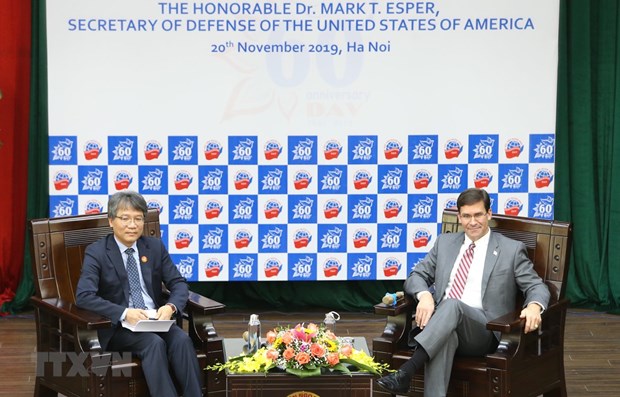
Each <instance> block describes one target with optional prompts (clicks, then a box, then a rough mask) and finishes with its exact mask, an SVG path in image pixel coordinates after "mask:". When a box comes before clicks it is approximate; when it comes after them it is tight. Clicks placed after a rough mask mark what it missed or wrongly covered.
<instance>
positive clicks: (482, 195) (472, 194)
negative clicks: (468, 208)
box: [456, 187, 491, 212]
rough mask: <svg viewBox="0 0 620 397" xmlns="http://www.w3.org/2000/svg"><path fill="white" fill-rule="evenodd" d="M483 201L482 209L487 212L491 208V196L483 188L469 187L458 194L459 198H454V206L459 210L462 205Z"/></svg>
mask: <svg viewBox="0 0 620 397" xmlns="http://www.w3.org/2000/svg"><path fill="white" fill-rule="evenodd" d="M481 201H482V202H483V203H484V209H485V210H486V211H487V212H488V211H489V209H490V208H491V198H490V197H489V193H487V191H486V190H484V189H477V188H473V187H472V188H469V189H467V190H464V191H462V192H461V194H459V198H457V199H456V208H457V209H458V210H459V212H461V207H462V206H464V205H474V204H477V203H479V202H481Z"/></svg>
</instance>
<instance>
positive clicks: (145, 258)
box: [140, 256, 149, 263]
mask: <svg viewBox="0 0 620 397" xmlns="http://www.w3.org/2000/svg"><path fill="white" fill-rule="evenodd" d="M148 260H149V258H147V257H146V256H143V257H142V258H140V261H141V262H142V263H146V262H148Z"/></svg>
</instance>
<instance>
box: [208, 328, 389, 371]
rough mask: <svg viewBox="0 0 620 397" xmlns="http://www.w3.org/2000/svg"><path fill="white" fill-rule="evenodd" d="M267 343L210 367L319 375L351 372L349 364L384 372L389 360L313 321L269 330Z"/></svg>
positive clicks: (362, 368)
mask: <svg viewBox="0 0 620 397" xmlns="http://www.w3.org/2000/svg"><path fill="white" fill-rule="evenodd" d="M266 342H267V343H266V345H265V346H264V347H261V348H260V349H258V351H256V353H253V354H245V355H240V356H236V357H231V358H229V359H228V361H227V362H225V363H219V364H215V365H211V366H209V367H207V369H208V370H217V371H222V370H225V369H227V370H228V371H229V372H232V373H257V372H264V373H266V372H268V371H270V370H275V369H280V370H284V371H286V372H288V373H290V374H293V375H297V376H299V377H302V378H303V377H308V376H317V375H320V374H321V371H338V372H342V373H345V374H350V372H351V371H350V369H349V367H348V366H347V364H349V365H352V366H354V367H357V369H358V370H360V371H365V372H370V373H373V374H375V375H380V374H381V373H382V372H384V371H386V370H388V364H381V363H378V362H375V361H374V359H373V358H372V357H370V356H369V355H368V354H366V353H365V352H364V351H361V350H357V349H355V348H354V347H353V345H352V343H351V342H349V341H348V340H347V339H345V338H340V337H338V336H336V335H335V334H334V333H333V332H332V331H330V330H328V329H326V328H325V326H318V325H316V324H313V323H310V324H308V325H307V326H305V325H304V324H297V325H296V326H295V327H293V328H286V327H278V328H276V329H274V330H272V331H269V332H267V334H266Z"/></svg>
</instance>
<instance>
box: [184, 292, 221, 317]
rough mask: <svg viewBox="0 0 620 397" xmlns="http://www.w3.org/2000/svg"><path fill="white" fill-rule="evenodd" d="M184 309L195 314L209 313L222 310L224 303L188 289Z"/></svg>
mask: <svg viewBox="0 0 620 397" xmlns="http://www.w3.org/2000/svg"><path fill="white" fill-rule="evenodd" d="M186 309H187V310H188V311H190V312H192V313H195V314H204V315H211V314H217V313H222V312H224V310H225V309H226V305H224V304H223V303H220V302H217V301H214V300H213V299H210V298H207V297H205V296H202V295H200V294H197V293H195V292H191V291H190V293H189V300H188V301H187V308H186Z"/></svg>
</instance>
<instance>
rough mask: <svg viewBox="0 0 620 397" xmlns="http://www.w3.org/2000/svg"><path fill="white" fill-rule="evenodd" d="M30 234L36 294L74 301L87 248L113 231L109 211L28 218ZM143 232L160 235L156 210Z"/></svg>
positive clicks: (42, 297) (153, 210)
mask: <svg viewBox="0 0 620 397" xmlns="http://www.w3.org/2000/svg"><path fill="white" fill-rule="evenodd" d="M30 233H31V249H32V267H33V269H32V270H33V274H34V275H35V276H36V281H35V287H36V294H37V296H38V297H39V298H41V299H47V298H59V299H62V300H63V301H65V302H68V303H75V290H76V287H77V282H78V280H79V278H80V272H81V270H82V262H83V260H84V251H85V249H86V247H87V246H88V245H89V244H91V243H93V242H95V241H97V240H98V239H100V238H101V237H104V236H107V235H108V234H110V233H112V228H111V227H110V224H109V222H108V214H107V213H100V214H91V215H75V216H68V217H61V218H43V219H33V220H31V221H30ZM144 234H145V235H146V236H153V237H160V236H161V231H160V226H159V211H158V210H157V209H149V211H148V213H147V216H146V219H145V223H144Z"/></svg>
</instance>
